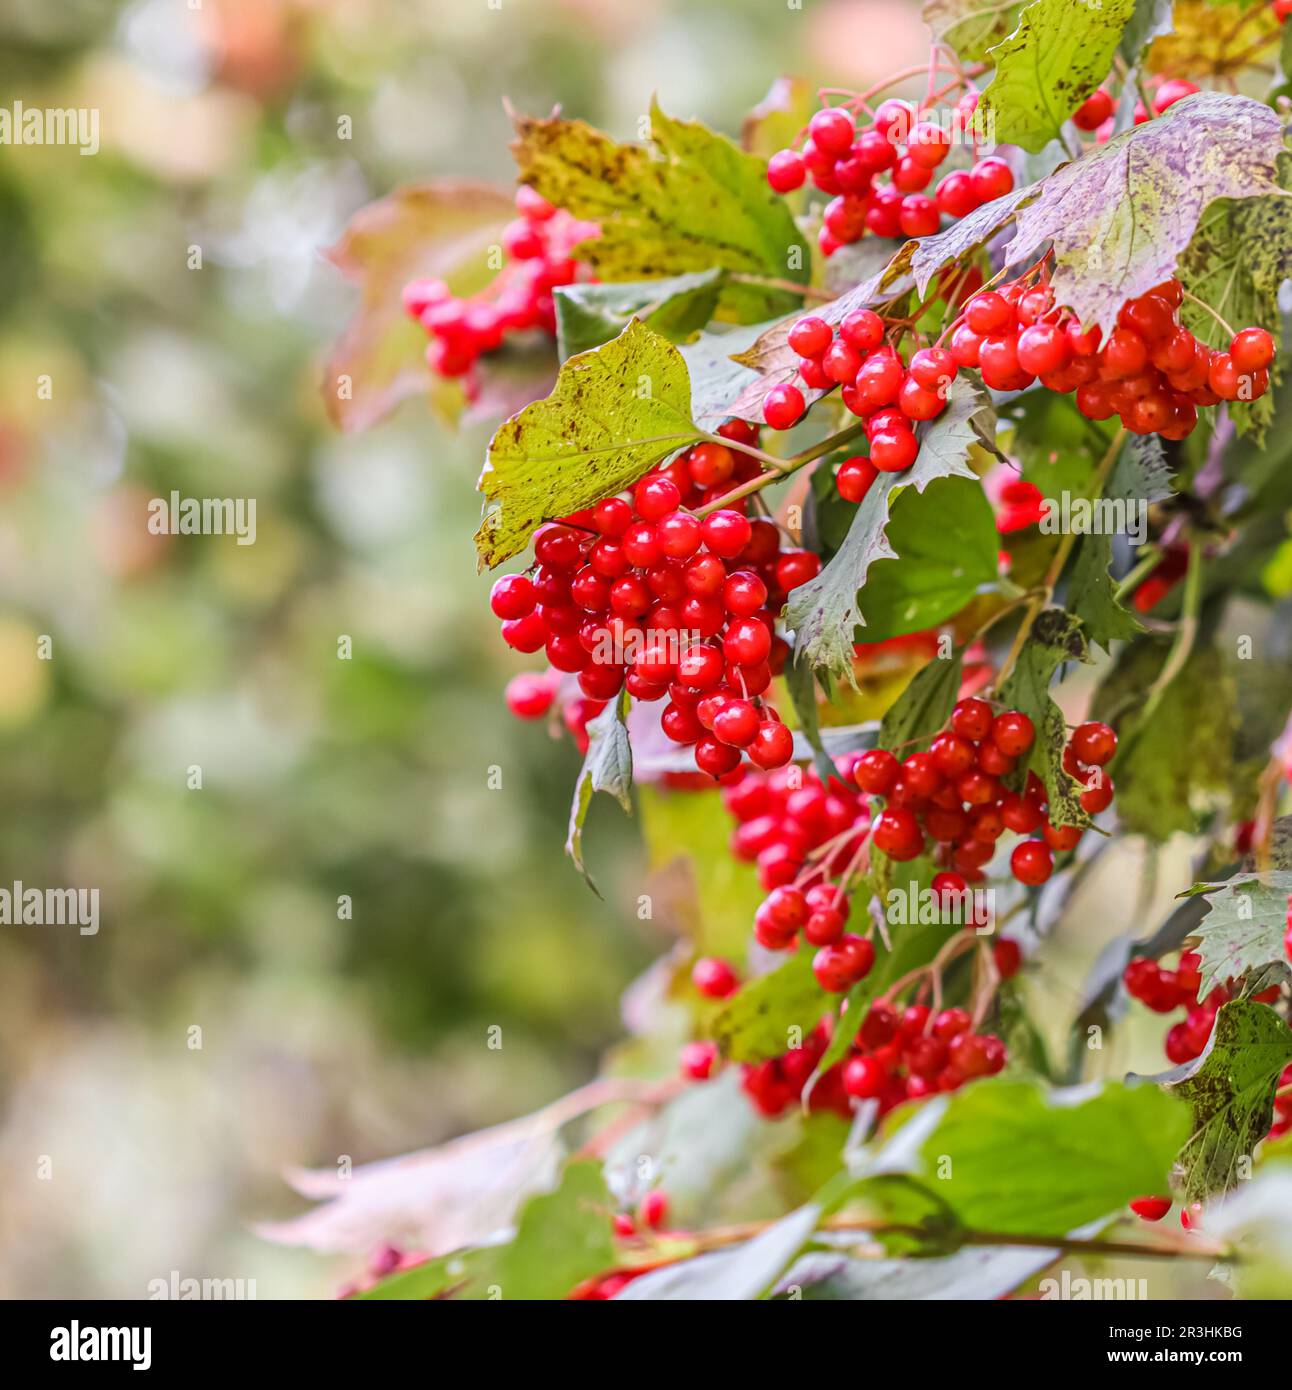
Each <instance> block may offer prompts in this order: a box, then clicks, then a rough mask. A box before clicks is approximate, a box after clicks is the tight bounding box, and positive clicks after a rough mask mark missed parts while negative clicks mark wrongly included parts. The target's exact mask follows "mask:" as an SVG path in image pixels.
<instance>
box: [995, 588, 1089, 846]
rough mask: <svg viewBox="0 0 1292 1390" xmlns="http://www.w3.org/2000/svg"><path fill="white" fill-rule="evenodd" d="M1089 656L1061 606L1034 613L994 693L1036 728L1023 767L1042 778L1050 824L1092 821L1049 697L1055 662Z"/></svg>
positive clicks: (1065, 736)
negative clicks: (1067, 767) (1066, 766)
mask: <svg viewBox="0 0 1292 1390" xmlns="http://www.w3.org/2000/svg"><path fill="white" fill-rule="evenodd" d="M1087 660H1089V656H1088V652H1087V647H1086V640H1085V637H1084V636H1083V635H1082V632H1081V623H1080V622H1079V621H1078V620H1077V618H1076V617H1074V616H1073V614H1071V613H1066V612H1064V611H1063V609H1061V608H1047V609H1045V610H1043V611H1042V612H1041V613H1039V614H1038V615H1037V618H1036V621H1035V622H1034V623H1033V624H1032V630H1031V632H1030V633H1029V634H1028V638H1027V641H1026V642H1025V643H1024V644H1023V650H1022V651H1021V652H1020V653H1019V655H1018V660H1017V662H1016V663H1015V665H1014V669H1013V671H1012V672H1011V673H1010V676H1009V679H1008V680H1007V681H1006V682H1005V683H1004V685H1003V686H1001V688H1000V691H999V692H998V693H999V697H1000V701H1001V703H1002V704H1003V705H1004V706H1005V707H1006V708H1007V709H1017V710H1022V712H1023V713H1024V714H1025V715H1027V717H1028V718H1029V719H1030V720H1031V721H1032V723H1033V725H1035V727H1036V741H1035V742H1034V743H1033V744H1032V749H1031V752H1030V753H1029V754H1028V759H1027V767H1028V768H1030V769H1031V770H1032V771H1033V772H1035V773H1036V775H1037V776H1038V777H1039V778H1040V779H1041V781H1043V782H1044V783H1045V790H1046V793H1047V799H1048V800H1049V803H1050V821H1051V823H1052V824H1053V825H1080V826H1087V825H1089V824H1090V817H1089V816H1088V815H1087V814H1086V812H1085V811H1084V810H1083V809H1082V807H1081V801H1080V796H1081V792H1082V790H1084V789H1083V788H1082V786H1081V784H1080V783H1079V782H1077V780H1076V779H1075V778H1073V777H1071V776H1069V774H1068V773H1067V772H1065V771H1064V770H1063V749H1064V746H1065V745H1066V743H1067V741H1068V730H1067V723H1066V721H1065V720H1064V717H1063V711H1062V710H1061V709H1060V708H1059V706H1058V705H1056V704H1055V702H1054V700H1053V699H1052V698H1051V697H1050V682H1051V681H1052V680H1053V679H1054V673H1055V672H1056V671H1057V670H1058V669H1059V667H1060V666H1062V665H1063V664H1064V663H1065V662H1068V661H1087ZM1022 770H1023V769H1022V768H1021V767H1020V769H1019V771H1020V772H1021V771H1022Z"/></svg>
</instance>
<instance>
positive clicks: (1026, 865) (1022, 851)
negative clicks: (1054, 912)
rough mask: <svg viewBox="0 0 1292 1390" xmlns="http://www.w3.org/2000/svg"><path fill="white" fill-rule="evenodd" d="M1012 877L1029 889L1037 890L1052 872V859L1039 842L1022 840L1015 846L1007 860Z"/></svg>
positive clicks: (1045, 847) (1044, 846) (1046, 848)
mask: <svg viewBox="0 0 1292 1390" xmlns="http://www.w3.org/2000/svg"><path fill="white" fill-rule="evenodd" d="M1009 867H1010V870H1011V871H1012V872H1013V875H1014V877H1015V878H1016V879H1017V880H1018V881H1019V882H1020V883H1023V884H1026V885H1027V886H1028V887H1029V888H1038V887H1040V885H1041V884H1042V883H1044V882H1045V881H1046V879H1047V878H1049V877H1050V875H1051V874H1052V873H1053V872H1054V859H1053V857H1052V856H1051V854H1050V850H1049V847H1048V846H1047V845H1046V844H1045V843H1044V842H1043V841H1041V840H1024V841H1023V842H1022V844H1019V845H1015V847H1014V852H1013V854H1011V855H1010V858H1009Z"/></svg>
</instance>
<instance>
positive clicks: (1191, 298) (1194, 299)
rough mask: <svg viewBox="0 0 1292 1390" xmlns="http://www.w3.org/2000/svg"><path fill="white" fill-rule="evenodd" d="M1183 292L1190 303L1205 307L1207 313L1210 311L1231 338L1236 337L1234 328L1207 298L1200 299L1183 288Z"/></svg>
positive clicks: (1200, 307) (1201, 307)
mask: <svg viewBox="0 0 1292 1390" xmlns="http://www.w3.org/2000/svg"><path fill="white" fill-rule="evenodd" d="M1181 293H1182V294H1183V295H1184V298H1185V300H1186V301H1187V302H1188V303H1190V304H1196V305H1197V306H1198V308H1199V309H1205V310H1206V311H1207V313H1209V314H1210V315H1211V317H1212V318H1213V319H1215V320H1216V322H1217V323H1218V324H1219V325H1220V326H1221V328H1223V329H1224V330H1225V332H1226V333H1227V334H1228V335H1229V337H1230V338H1231V339H1232V338H1233V337H1234V330H1233V329H1232V328H1231V327H1230V326H1229V324H1228V323H1226V322H1225V320H1224V318H1223V317H1222V316H1221V315H1220V314H1219V313H1217V312H1216V310H1215V309H1213V308H1212V307H1211V305H1210V304H1208V303H1207V301H1206V300H1205V299H1199V298H1198V296H1197V295H1196V294H1190V293H1189V291H1188V290H1183V291H1181Z"/></svg>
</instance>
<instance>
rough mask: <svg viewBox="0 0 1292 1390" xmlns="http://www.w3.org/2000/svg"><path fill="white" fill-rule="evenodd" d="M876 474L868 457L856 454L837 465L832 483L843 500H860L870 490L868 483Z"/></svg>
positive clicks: (872, 480)
mask: <svg viewBox="0 0 1292 1390" xmlns="http://www.w3.org/2000/svg"><path fill="white" fill-rule="evenodd" d="M877 476H878V472H877V470H876V468H875V465H874V464H873V463H871V461H870V460H869V459H868V458H863V457H862V456H861V455H860V454H858V455H857V456H856V457H854V458H850V459H846V460H845V461H844V462H843V463H841V464H840V465H839V471H838V473H837V474H835V479H834V485H835V487H837V488H838V489H839V496H840V497H842V498H843V500H844V501H845V502H860V501H861V500H862V498H863V497H865V495H866V494H867V493H868V492H869V491H870V485H871V483H873V482H874V481H875V479H876V477H877Z"/></svg>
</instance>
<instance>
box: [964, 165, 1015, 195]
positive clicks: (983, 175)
mask: <svg viewBox="0 0 1292 1390" xmlns="http://www.w3.org/2000/svg"><path fill="white" fill-rule="evenodd" d="M969 177H970V179H972V180H973V190H974V192H975V193H976V194H977V195H978V201H979V202H982V203H989V202H991V201H992V199H993V198H1003V197H1004V196H1005V194H1006V193H1009V192H1011V191H1012V190H1013V187H1014V175H1013V173H1012V172H1011V171H1010V167H1009V165H1008V164H1006V163H1005V161H1004V160H1003V159H995V158H992V159H983V160H979V162H978V163H977V164H975V165H974V167H973V168H972V169H971V170H970V172H969Z"/></svg>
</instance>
